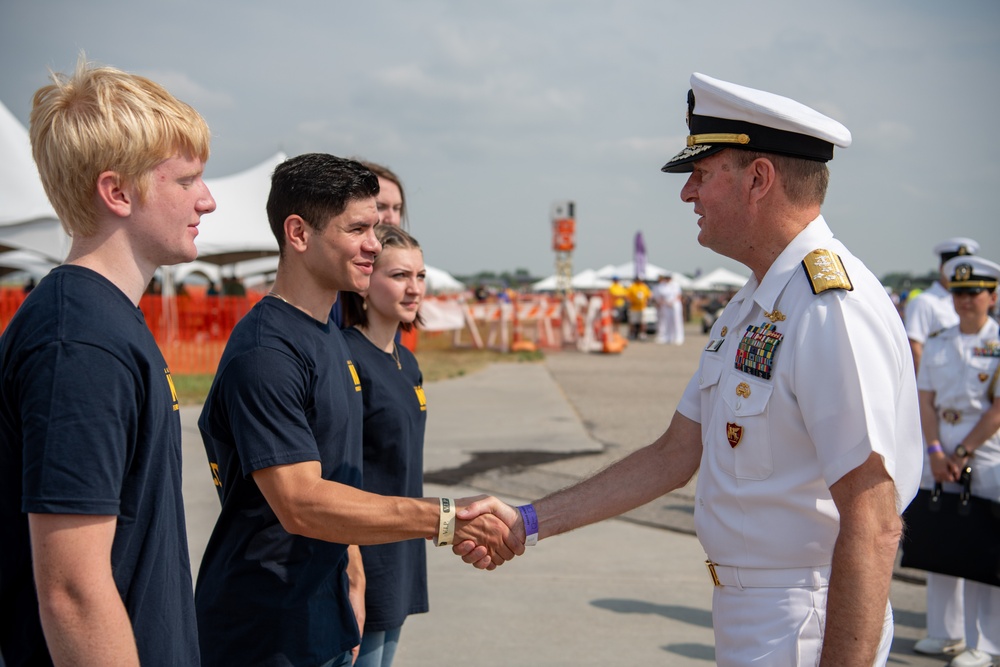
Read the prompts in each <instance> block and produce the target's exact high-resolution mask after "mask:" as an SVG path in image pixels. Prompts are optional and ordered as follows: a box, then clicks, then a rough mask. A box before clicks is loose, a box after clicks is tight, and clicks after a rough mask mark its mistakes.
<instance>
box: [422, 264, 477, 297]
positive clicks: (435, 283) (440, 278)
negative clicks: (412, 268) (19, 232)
mask: <svg viewBox="0 0 1000 667" xmlns="http://www.w3.org/2000/svg"><path fill="white" fill-rule="evenodd" d="M424 269H425V270H426V271H427V278H426V282H427V293H428V294H448V293H451V294H454V293H457V292H464V291H465V290H466V289H467V288H466V286H465V283H463V282H462V281H460V280H458V279H457V278H455V276H453V275H451V274H450V273H448V272H447V271H445V270H444V269H436V268H434V267H433V266H427V265H426V264H425V265H424Z"/></svg>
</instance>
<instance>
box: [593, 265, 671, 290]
mask: <svg viewBox="0 0 1000 667" xmlns="http://www.w3.org/2000/svg"><path fill="white" fill-rule="evenodd" d="M668 274H669V275H670V276H671V277H672V278H673V280H674V282H675V283H677V284H678V285H680V286H681V289H685V290H686V289H688V288H689V286H690V284H691V279H690V278H688V277H687V276H685V275H684V274H683V273H678V272H677V271H670V270H668V269H664V268H662V267H659V266H656V265H655V264H649V263H647V264H646V272H645V274H643V275H642V276H640V277H641V278H642V279H643V280H645V281H646V282H648V283H650V282H656V281H657V280H659V279H660V276H665V275H668ZM597 276H598V277H599V278H605V279H607V280H611V279H612V278H615V277H617V278H618V280H620V281H622V282H623V283H629V282H631V281H632V279H633V278H635V263H634V262H626V263H625V264H619V265H618V266H615V265H614V264H608V265H607V266H604V267H601V268H600V269H597Z"/></svg>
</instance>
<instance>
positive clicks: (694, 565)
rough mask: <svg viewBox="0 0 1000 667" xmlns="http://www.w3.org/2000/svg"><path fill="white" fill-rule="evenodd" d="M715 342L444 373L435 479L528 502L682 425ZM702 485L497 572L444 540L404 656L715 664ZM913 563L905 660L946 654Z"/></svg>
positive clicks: (434, 425) (431, 417) (691, 339)
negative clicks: (927, 642) (688, 396)
mask: <svg viewBox="0 0 1000 667" xmlns="http://www.w3.org/2000/svg"><path fill="white" fill-rule="evenodd" d="M705 342H706V337H705V336H703V335H701V334H700V333H698V332H697V331H696V330H695V329H693V328H691V329H689V330H688V338H687V340H686V342H685V344H684V345H682V346H678V347H674V346H665V345H657V344H655V343H653V342H636V343H632V344H631V345H629V346H628V347H627V348H626V350H625V351H624V352H623V353H622V354H619V355H603V354H593V353H591V354H587V353H580V352H576V351H573V350H567V351H561V352H551V353H548V354H547V356H546V359H545V361H544V362H541V363H509V364H496V365H493V366H490V367H488V368H486V369H485V370H482V371H479V372H476V373H473V374H471V375H468V376H465V377H462V378H457V379H453V380H446V381H441V382H436V383H432V384H429V385H428V386H427V387H425V391H426V394H427V400H428V410H429V413H428V432H427V438H426V445H425V482H426V489H425V491H426V493H427V494H428V495H447V496H452V497H456V498H460V497H463V496H466V495H475V494H479V493H491V494H494V495H496V496H498V497H500V498H501V499H503V500H506V501H508V502H517V503H521V502H525V501H528V500H533V499H536V498H539V497H541V496H544V495H545V494H547V493H550V492H552V491H555V490H557V489H560V488H563V487H565V486H568V485H570V484H572V483H573V482H575V481H577V480H579V479H582V478H584V477H586V476H588V475H589V474H591V473H593V472H595V471H597V470H600V469H601V468H603V467H605V466H607V465H608V464H610V463H612V462H614V461H615V460H617V459H618V458H621V457H622V456H624V455H625V454H627V453H628V452H630V451H632V450H634V449H637V448H639V447H641V446H643V445H645V444H647V443H648V442H650V441H652V440H653V439H655V438H656V437H657V436H658V435H659V434H660V433H661V432H662V431H663V430H664V429H665V428H666V425H667V424H668V422H669V420H670V417H671V415H672V414H673V411H674V408H675V407H676V404H677V402H678V400H679V398H680V395H681V393H682V392H683V390H684V387H685V385H686V383H687V381H688V379H689V378H690V376H691V375H692V374H693V372H694V370H695V368H696V367H697V362H698V355H699V352H700V350H701V348H702V347H703V346H704V344H705ZM199 411H200V408H198V407H185V408H182V411H181V416H182V421H183V423H184V450H185V451H184V456H185V459H184V466H185V502H186V506H187V510H188V531H189V541H190V546H191V553H192V563H193V565H194V568H195V570H197V567H198V563H199V562H200V559H201V553H202V552H203V550H204V547H205V543H206V541H207V539H208V535H209V533H210V531H211V528H212V525H213V524H214V521H215V517H216V515H217V513H218V499H217V496H216V493H215V490H214V487H213V486H212V483H211V477H210V475H209V472H208V470H207V465H206V463H205V454H204V451H203V449H202V446H201V441H200V437H199V435H198V431H197V426H196V420H197V416H198V413H199ZM693 485H694V482H692V483H691V484H690V485H689V486H688V487H685V488H684V489H680V490H678V491H675V492H674V493H672V494H668V495H667V496H665V497H663V498H660V499H658V500H656V501H654V502H652V503H649V504H648V505H646V506H644V507H641V508H638V509H637V510H634V511H633V512H630V513H629V514H628V515H625V516H624V517H622V518H619V519H613V520H609V521H604V522H601V523H599V524H596V525H594V526H588V527H586V528H582V529H580V530H577V531H574V532H571V533H568V534H566V535H560V536H558V537H555V538H551V539H547V540H544V541H542V542H541V543H540V544H539V545H538V546H537V547H533V548H531V549H530V550H529V552H528V553H527V554H526V555H525V556H523V557H521V558H517V559H515V560H514V561H513V562H511V563H508V564H505V565H504V566H503V567H501V568H499V569H498V570H496V571H494V572H481V571H478V570H475V569H473V568H471V567H469V566H468V565H465V564H464V563H462V562H461V561H460V560H458V559H457V558H456V557H455V556H453V555H452V554H451V551H450V550H449V549H446V548H442V549H436V548H434V547H432V546H428V551H429V558H428V567H429V585H430V602H431V612H430V613H429V614H420V615H416V616H411V617H410V618H409V619H408V620H407V622H406V624H405V625H404V627H403V634H402V639H401V642H400V648H399V652H398V654H397V657H396V661H395V663H394V664H395V665H396V666H397V667H419V666H424V665H428V666H429V665H469V664H475V665H477V667H493V666H494V665H496V666H501V665H504V666H507V665H526V666H539V667H555V666H562V665H566V666H570V665H574V666H577V665H676V666H678V667H688V666H695V667H703V666H706V665H712V664H714V662H715V657H714V656H715V651H714V645H713V636H712V619H711V599H712V585H711V582H710V580H709V577H708V574H707V572H706V570H705V567H704V564H703V563H704V559H705V554H704V552H703V551H702V549H701V547H700V545H699V543H698V540H697V538H696V537H694V536H693V509H692V507H693V495H694V492H693ZM897 575H898V576H897V577H896V578H895V579H894V581H893V584H892V591H891V601H892V604H893V608H894V612H895V619H896V634H895V640H894V642H893V650H892V653H891V656H890V659H889V664H890V665H920V666H923V665H943V664H945V662H946V661H945V660H944V659H943V658H931V657H926V656H919V655H916V654H914V653H912V647H913V644H914V643H915V642H916V641H917V640H918V639H920V638H921V637H922V636H923V634H924V624H925V610H926V601H925V589H924V586H923V584H922V576H921V575H920V573H918V572H913V571H904V570H898V572H897Z"/></svg>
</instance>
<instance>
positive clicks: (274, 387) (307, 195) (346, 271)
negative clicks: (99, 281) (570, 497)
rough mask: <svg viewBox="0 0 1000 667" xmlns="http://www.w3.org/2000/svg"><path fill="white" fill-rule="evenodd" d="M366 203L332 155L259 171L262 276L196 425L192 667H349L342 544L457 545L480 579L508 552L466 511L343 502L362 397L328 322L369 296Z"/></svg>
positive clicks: (361, 185) (368, 190)
mask: <svg viewBox="0 0 1000 667" xmlns="http://www.w3.org/2000/svg"><path fill="white" fill-rule="evenodd" d="M377 193H378V179H377V177H376V176H375V175H374V174H372V173H371V172H370V171H369V170H368V169H366V168H365V167H364V166H362V165H361V164H359V163H357V162H354V161H352V160H346V159H343V158H338V157H335V156H332V155H325V154H316V153H314V154H307V155H301V156H299V157H294V158H290V159H289V160H287V161H285V162H283V163H282V164H280V165H278V167H277V168H276V169H275V171H274V175H273V177H272V181H271V194H270V197H269V198H268V202H267V213H268V219H269V221H270V224H271V228H272V230H273V231H274V234H275V237H276V238H277V240H278V244H279V247H280V248H281V257H280V260H279V262H278V273H277V277H276V278H275V281H274V285H273V288H272V291H271V292H270V293H269V294H268V296H267V298H264V299H262V300H261V301H260V302H259V303H258V304H257V305H256V306H254V308H253V309H252V310H251V311H250V313H248V314H247V316H246V317H244V318H243V319H242V320H241V321H240V323H239V324H238V325H237V326H236V328H235V329H234V330H233V333H232V335H231V336H230V339H229V342H228V343H227V345H226V350H225V352H224V353H223V356H222V359H221V361H220V362H219V369H218V372H217V374H216V377H215V382H214V383H213V385H212V389H211V390H210V392H209V396H208V399H207V400H206V402H205V407H204V409H203V411H202V414H201V418H200V420H199V422H198V425H199V428H200V429H201V433H202V438H203V440H204V443H205V450H206V452H207V453H208V460H209V465H210V466H211V469H212V475H213V478H214V480H215V483H216V485H217V486H218V491H219V497H220V499H221V501H222V512H221V514H220V516H219V519H218V522H217V523H216V526H215V530H214V531H213V533H212V536H211V539H210V541H209V544H208V547H207V549H206V551H205V557H204V559H203V561H202V566H201V570H200V571H199V573H198V586H197V589H196V594H195V599H196V605H197V609H198V624H199V630H200V636H201V649H202V661H203V663H204V664H206V665H250V664H254V665H256V664H268V665H271V664H273V665H338V666H339V665H350V664H351V660H352V649H354V648H355V647H357V646H358V644H359V643H360V635H359V626H361V625H363V614H364V612H363V600H364V585H363V584H364V582H363V581H359V580H358V578H357V577H355V579H354V580H349V578H348V576H347V565H348V551H349V549H348V546H347V545H368V544H383V543H387V542H396V541H400V540H407V539H413V538H433V539H435V540H436V543H437V544H438V545H445V544H450V543H451V542H452V540H453V539H454V538H455V537H459V538H461V539H469V540H471V541H473V542H475V543H476V544H477V545H480V546H479V548H478V549H477V550H476V552H475V553H474V555H473V556H472V557H471V558H469V560H470V561H475V564H476V565H477V566H479V567H490V568H492V567H495V566H497V565H500V564H502V563H503V562H504V561H505V560H507V559H510V558H512V557H513V556H514V555H515V554H516V553H518V552H521V551H522V550H523V545H522V544H521V543H520V542H519V541H518V540H517V539H516V538H515V537H513V536H512V535H511V534H510V531H509V530H508V528H507V526H506V525H505V524H503V522H501V521H499V520H497V519H496V518H495V517H481V518H480V519H477V520H472V521H468V522H466V521H459V522H456V521H455V518H454V513H455V509H456V505H457V506H461V505H464V504H466V501H463V500H459V501H457V504H456V501H454V500H452V499H449V498H441V499H438V498H400V497H387V496H379V495H375V494H371V493H365V492H364V491H361V490H360V489H359V488H358V487H360V485H361V482H362V474H361V466H362V439H361V427H362V421H363V403H362V396H361V393H360V392H361V384H360V381H359V379H358V375H357V373H356V371H355V369H354V365H353V363H352V361H351V357H350V354H349V352H348V349H347V346H346V344H345V342H344V339H343V335H342V334H341V332H340V329H339V328H338V327H336V326H335V325H333V323H332V322H331V321H330V317H329V315H330V309H331V306H332V305H333V303H334V301H335V300H336V299H337V295H338V293H339V292H340V291H342V290H347V291H352V292H363V291H365V290H366V289H367V288H368V282H369V277H370V276H371V273H372V266H373V262H374V259H375V255H376V254H377V253H378V252H379V251H380V250H381V246H380V245H379V242H378V240H377V239H376V238H375V234H374V228H375V225H376V224H378V220H379V218H378V211H377V210H376V205H375V195H376V194H377ZM484 502H487V503H495V504H496V505H499V501H495V500H487V501H484ZM481 519H490V520H489V521H485V522H483V521H481ZM350 559H351V560H354V559H360V550H358V549H357V548H356V547H351V549H350ZM355 565H356V563H355ZM352 569H354V568H352ZM352 603H354V604H353V606H352Z"/></svg>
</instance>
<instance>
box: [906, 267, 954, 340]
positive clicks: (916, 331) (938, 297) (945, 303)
mask: <svg viewBox="0 0 1000 667" xmlns="http://www.w3.org/2000/svg"><path fill="white" fill-rule="evenodd" d="M905 313H906V314H905V321H904V324H905V326H906V337H907V338H909V339H910V340H912V341H915V342H917V343H921V344H923V343H924V342H926V341H927V337H928V336H930V335H931V334H933V333H937V332H938V331H941V330H943V329H947V328H948V327H953V326H955V325H957V324H958V313H956V312H955V302H954V300H953V299H952V297H951V292H949V291H948V290H946V289H945V288H944V285H942V284H941V283H939V282H937V281H935V282H934V284H933V285H931V286H930V287H928V288H927V289H926V290H924V291H923V292H921V293H920V294H918V295H917V296H915V297H913V299H912V300H910V301H908V302H907V304H906V310H905Z"/></svg>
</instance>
